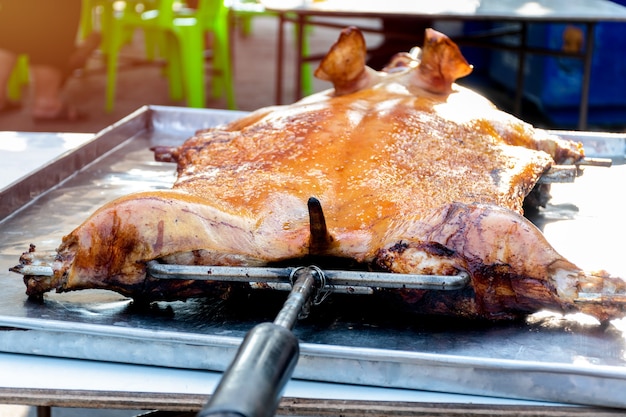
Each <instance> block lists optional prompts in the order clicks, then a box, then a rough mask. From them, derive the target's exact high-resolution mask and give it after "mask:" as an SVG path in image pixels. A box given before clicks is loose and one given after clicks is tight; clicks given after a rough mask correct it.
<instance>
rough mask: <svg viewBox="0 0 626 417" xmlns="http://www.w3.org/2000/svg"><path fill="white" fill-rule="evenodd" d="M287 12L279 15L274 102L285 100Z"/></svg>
mask: <svg viewBox="0 0 626 417" xmlns="http://www.w3.org/2000/svg"><path fill="white" fill-rule="evenodd" d="M284 37H285V14H284V13H279V15H278V42H277V45H276V97H275V98H274V102H275V103H276V104H282V102H283V78H284V77H283V61H284V53H285V51H284Z"/></svg>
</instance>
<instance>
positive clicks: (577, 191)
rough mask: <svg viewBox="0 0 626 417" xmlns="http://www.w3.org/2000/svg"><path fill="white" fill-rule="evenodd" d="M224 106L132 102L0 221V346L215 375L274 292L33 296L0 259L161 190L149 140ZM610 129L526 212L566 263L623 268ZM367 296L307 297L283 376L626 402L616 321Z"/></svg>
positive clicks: (619, 164) (623, 232)
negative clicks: (598, 161) (601, 159)
mask: <svg viewBox="0 0 626 417" xmlns="http://www.w3.org/2000/svg"><path fill="white" fill-rule="evenodd" d="M238 115H239V114H238V113H231V112H226V111H224V112H216V111H212V110H187V109H179V108H176V109H174V108H148V109H144V110H143V111H141V112H139V113H137V114H135V115H133V116H132V117H131V118H130V119H129V120H126V121H124V122H123V123H121V124H120V125H119V126H117V127H113V128H112V129H110V130H109V131H107V132H103V133H101V134H100V135H99V136H98V137H97V138H96V141H95V143H94V144H95V145H97V144H98V141H102V142H104V141H107V140H109V136H108V135H114V137H117V136H118V135H119V134H120V132H122V131H125V132H127V130H126V129H127V128H128V126H134V127H133V129H132V130H133V133H132V134H130V135H128V136H127V140H125V141H123V142H122V143H121V144H120V145H119V146H117V147H115V148H114V149H113V150H112V151H110V152H108V151H107V152H104V155H102V156H101V157H100V156H96V157H94V158H93V161H94V162H93V163H90V164H87V165H85V167H84V168H82V169H81V170H79V171H78V172H76V173H75V174H74V175H72V176H71V177H69V178H68V179H66V180H65V181H64V182H63V183H61V184H60V186H58V187H54V188H52V189H50V190H49V191H48V192H46V193H44V194H42V195H40V196H39V197H38V198H37V199H35V200H33V201H31V202H30V203H28V204H26V205H24V206H23V207H22V208H21V209H20V210H18V211H17V212H15V213H13V214H12V215H11V216H9V217H7V218H5V219H4V220H2V221H0V283H1V284H2V296H1V297H0V351H4V352H16V353H26V354H31V355H46V356H58V357H68V358H80V359H94V360H101V361H111V362H125V363H136V364H147V365H161V366H171V367H176V368H191V369H210V370H217V371H223V370H224V367H225V366H227V364H228V363H229V362H230V361H231V359H232V357H233V356H234V353H235V351H236V349H237V347H238V346H239V343H240V342H241V338H242V337H243V335H244V334H245V333H246V332H247V331H248V330H249V329H251V328H252V327H253V326H254V325H256V324H258V323H261V322H264V321H268V320H272V319H273V317H274V316H275V315H276V312H277V311H278V310H279V308H280V306H281V305H282V303H283V302H284V300H285V294H284V293H283V292H275V291H259V292H254V293H253V294H250V295H248V296H246V297H240V298H235V299H232V300H228V301H224V300H220V299H208V298H207V299H193V300H188V301H186V302H169V303H166V302H159V303H154V304H151V305H149V306H144V305H137V304H134V303H133V302H131V301H130V300H128V299H126V298H124V297H121V296H119V295H117V294H115V293H111V292H106V291H91V290H89V291H80V292H75V293H68V294H48V295H46V297H45V301H44V302H43V303H37V302H34V301H30V300H28V299H27V298H26V296H25V295H24V290H25V288H24V284H23V283H22V279H21V276H20V275H18V274H14V273H11V272H9V271H8V269H9V268H10V267H11V266H14V265H15V264H16V263H17V261H18V258H19V256H20V254H21V253H22V252H23V251H25V250H27V249H28V245H29V244H30V243H34V244H36V245H37V248H38V251H39V250H53V249H55V248H56V246H57V245H58V244H59V242H60V239H61V237H62V236H63V235H64V234H66V233H68V232H69V231H71V230H72V229H73V228H74V227H76V226H77V225H78V224H79V223H80V222H81V221H82V220H83V219H84V218H85V217H86V216H88V215H89V214H90V213H91V212H92V211H93V210H95V209H96V208H97V207H98V206H100V205H102V204H104V203H105V202H107V201H109V200H111V199H113V198H115V197H117V196H120V195H125V194H128V193H130V192H134V191H140V190H146V189H160V188H168V187H169V186H170V185H171V184H172V182H173V181H174V178H175V177H174V166H173V165H172V164H167V163H159V162H154V160H153V158H152V152H151V151H150V150H149V148H150V147H151V146H154V145H157V144H170V145H171V144H175V143H179V142H180V141H182V140H184V139H186V138H187V137H188V136H189V135H191V134H192V133H193V131H194V130H195V129H197V128H201V127H207V126H210V125H213V124H217V123H221V122H223V121H225V120H228V119H229V118H234V117H237V116H238ZM139 120H142V122H141V123H138V121H139ZM137 126H139V127H137ZM118 129H119V130H118ZM572 135H576V133H572ZM583 136H584V135H583ZM589 136H590V137H593V139H594V140H595V139H596V135H593V134H589ZM597 136H598V137H600V136H601V135H597ZM622 139H623V138H610V140H611V146H612V145H613V144H614V142H613V140H615V141H616V142H615V143H618V142H619V143H621V145H619V144H618V145H617V149H618V151H617V153H616V154H615V155H610V156H611V157H613V159H614V165H613V166H612V167H611V168H604V167H585V174H584V175H583V176H582V177H580V178H577V179H576V182H575V183H573V184H553V186H552V195H553V200H552V201H551V204H550V205H549V206H548V207H547V208H546V210H544V211H542V212H541V213H540V214H539V215H538V216H537V217H536V218H534V219H533V220H534V221H535V223H536V224H537V225H538V226H539V227H540V228H541V229H542V230H543V231H544V233H545V234H546V236H547V238H548V240H549V241H551V242H552V244H553V245H554V246H555V247H556V248H557V250H559V251H560V252H561V253H562V254H563V255H565V256H566V257H568V258H569V259H571V260H573V261H575V262H576V263H577V264H578V265H579V266H581V267H583V268H585V269H590V270H594V269H606V270H608V271H610V272H612V273H613V274H614V275H617V276H622V277H625V276H626V263H625V262H624V258H623V254H622V252H623V242H624V236H626V226H625V222H624V221H623V216H622V212H623V208H622V196H621V194H620V192H621V191H620V190H623V189H624V186H625V185H626V165H625V164H624V156H623V155H624V153H623V149H624V148H623V142H620V141H622ZM620 146H622V148H620ZM609 147H610V146H609ZM593 148H594V149H599V148H602V146H595V147H593ZM619 149H622V151H619ZM620 152H622V153H621V154H620ZM599 153H600V154H602V153H601V152H599ZM599 156H602V155H599ZM377 301H380V303H378V302H373V301H372V298H370V296H359V295H356V296H349V295H341V294H333V295H331V296H330V297H329V298H328V299H327V300H326V301H325V302H324V303H322V304H321V305H320V306H316V307H313V309H312V311H311V314H310V315H309V317H308V318H307V319H305V320H302V321H300V322H298V324H297V325H296V328H295V330H294V333H295V334H296V336H298V338H299V339H300V341H301V355H300V360H299V362H298V366H297V368H296V370H295V373H294V377H295V378H298V379H309V380H317V381H336V382H345V383H350V384H363V385H374V386H383V387H399V388H407V389H422V390H432V391H442V392H451V393H462V394H474V395H484V396H496V397H506V398H520V399H533V400H546V401H557V402H566V403H576V404H592V405H607V406H614V407H623V408H626V399H624V396H623V393H624V392H626V353H625V352H626V320H624V319H622V320H615V321H613V322H612V323H611V324H609V325H607V326H602V325H599V324H598V323H597V322H595V321H594V320H592V319H590V318H588V317H585V316H572V317H562V316H559V315H556V314H552V313H548V312H544V313H538V314H535V315H533V316H531V317H529V318H528V319H527V320H526V321H523V322H512V323H499V324H488V323H468V322H460V321H455V320H450V319H443V318H428V319H427V318H419V317H414V316H407V315H406V314H403V313H402V312H399V311H397V309H395V308H394V306H389V305H386V304H385V303H384V301H382V300H377ZM242 305H245V308H242ZM60 377H62V376H60Z"/></svg>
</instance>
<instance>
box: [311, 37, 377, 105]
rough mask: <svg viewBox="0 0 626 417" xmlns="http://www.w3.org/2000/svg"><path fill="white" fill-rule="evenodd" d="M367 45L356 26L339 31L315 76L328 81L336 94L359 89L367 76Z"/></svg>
mask: <svg viewBox="0 0 626 417" xmlns="http://www.w3.org/2000/svg"><path fill="white" fill-rule="evenodd" d="M366 56H367V47H366V45H365V38H364V37H363V34H362V33H361V31H360V30H359V29H357V28H356V27H348V28H346V29H344V30H342V31H341V34H340V35H339V39H338V40H337V42H335V44H334V45H333V46H331V48H330V50H329V51H328V53H327V54H326V56H325V57H324V58H323V59H322V61H321V62H320V65H319V67H318V68H317V69H316V70H315V76H316V77H317V78H319V79H320V80H324V81H330V82H332V83H333V86H334V87H335V93H336V94H337V95H343V94H348V93H351V92H354V91H356V90H358V89H360V86H362V85H363V84H366V82H364V79H367V78H368V77H369V75H368V72H367V71H366V66H365V59H366Z"/></svg>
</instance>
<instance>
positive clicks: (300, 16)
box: [261, 0, 626, 130]
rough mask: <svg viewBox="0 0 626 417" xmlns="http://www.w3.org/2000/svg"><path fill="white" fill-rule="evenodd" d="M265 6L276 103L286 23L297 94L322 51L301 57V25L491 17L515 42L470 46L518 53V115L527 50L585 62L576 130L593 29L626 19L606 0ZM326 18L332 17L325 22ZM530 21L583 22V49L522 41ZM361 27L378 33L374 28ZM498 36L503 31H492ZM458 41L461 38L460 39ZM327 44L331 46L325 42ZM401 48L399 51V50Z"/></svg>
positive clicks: (327, 1)
mask: <svg viewBox="0 0 626 417" xmlns="http://www.w3.org/2000/svg"><path fill="white" fill-rule="evenodd" d="M261 3H262V4H263V5H264V6H265V8H266V10H268V11H272V12H275V13H277V14H278V15H279V17H280V19H279V32H278V45H277V50H278V53H277V71H276V99H275V101H276V103H278V104H280V103H281V101H282V96H283V83H284V79H283V78H284V71H283V65H284V56H285V54H284V48H285V46H284V26H285V24H286V23H288V22H293V23H295V24H296V25H297V26H296V27H297V36H296V45H297V53H296V74H297V75H296V88H295V91H296V99H298V98H300V97H301V95H302V76H301V68H302V65H303V64H304V63H306V62H309V61H312V60H318V59H320V58H321V56H314V55H311V56H305V54H304V53H303V45H304V43H303V39H304V26H305V24H306V25H314V26H315V25H318V26H325V27H336V28H343V27H344V26H345V25H343V24H341V23H338V22H337V18H368V19H370V18H371V19H380V18H386V19H398V18H401V19H407V18H412V19H415V20H416V21H418V20H420V19H421V20H423V19H429V20H439V21H491V22H510V23H517V24H519V28H520V29H519V30H516V31H515V32H506V34H507V35H511V34H513V33H516V34H517V35H518V36H519V39H520V41H519V45H518V46H511V45H503V44H502V43H497V42H480V43H477V42H476V41H474V42H472V45H474V46H484V47H490V48H500V49H512V50H515V51H517V53H518V57H519V60H518V69H517V88H516V95H515V106H514V113H515V114H520V110H521V103H522V96H523V91H524V73H523V68H524V63H525V57H526V55H527V54H529V53H533V54H545V55H555V56H568V57H573V58H580V59H582V60H583V62H584V70H583V82H582V87H581V95H580V109H579V119H578V129H579V130H585V129H586V128H587V114H588V107H589V83H590V79H591V60H592V57H593V50H594V28H595V26H596V24H598V23H600V22H626V7H623V6H620V5H619V4H617V3H613V2H611V1H608V0H573V1H571V0H538V1H527V0H481V1H479V0H440V1H432V2H427V1H403V0H386V1H377V0H321V1H315V0H287V1H282V0H262V1H261ZM328 18H333V21H329V20H328ZM530 23H573V24H582V25H585V26H586V39H585V48H584V51H583V52H582V53H565V52H563V51H560V50H559V51H556V50H550V49H547V48H545V49H544V48H531V47H529V46H528V45H527V43H526V32H527V27H528V25H529V24H530ZM361 29H362V30H364V31H370V32H378V33H380V32H381V30H380V29H378V28H375V27H368V28H364V27H361ZM496 35H497V36H500V35H501V34H496ZM459 41H460V40H459ZM329 47H330V45H329ZM398 52H400V51H398Z"/></svg>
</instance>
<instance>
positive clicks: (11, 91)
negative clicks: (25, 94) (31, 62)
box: [7, 54, 30, 101]
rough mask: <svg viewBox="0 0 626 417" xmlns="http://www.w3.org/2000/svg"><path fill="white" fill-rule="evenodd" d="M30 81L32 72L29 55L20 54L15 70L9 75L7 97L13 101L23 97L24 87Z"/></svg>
mask: <svg viewBox="0 0 626 417" xmlns="http://www.w3.org/2000/svg"><path fill="white" fill-rule="evenodd" d="M29 83H30V72H29V68H28V55H24V54H22V55H19V56H18V57H17V61H16V62H15V66H14V67H13V71H11V75H10V76H9V82H8V85H7V97H8V98H9V99H10V100H13V101H20V100H21V99H22V89H23V87H24V86H25V85H28V84H29Z"/></svg>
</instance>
